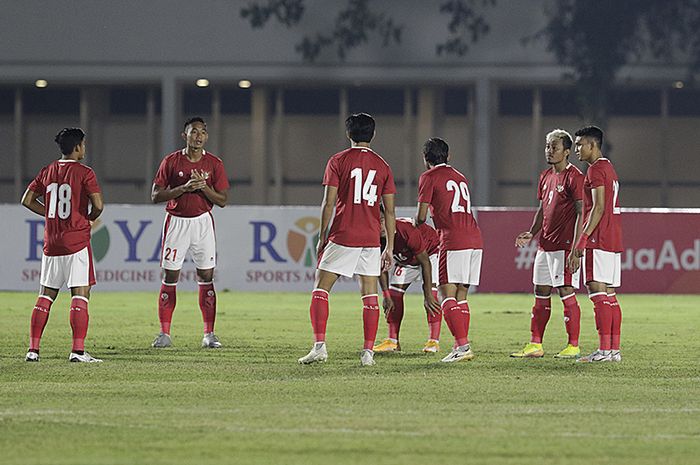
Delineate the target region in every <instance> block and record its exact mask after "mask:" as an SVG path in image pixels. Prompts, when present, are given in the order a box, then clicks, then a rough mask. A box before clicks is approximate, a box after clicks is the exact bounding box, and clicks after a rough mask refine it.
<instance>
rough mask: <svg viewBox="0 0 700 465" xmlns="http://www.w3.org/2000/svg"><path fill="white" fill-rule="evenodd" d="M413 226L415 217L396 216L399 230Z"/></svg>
mask: <svg viewBox="0 0 700 465" xmlns="http://www.w3.org/2000/svg"><path fill="white" fill-rule="evenodd" d="M408 227H410V228H413V219H412V218H396V229H397V230H398V229H399V228H402V229H403V228H408Z"/></svg>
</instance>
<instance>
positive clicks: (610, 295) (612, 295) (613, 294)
mask: <svg viewBox="0 0 700 465" xmlns="http://www.w3.org/2000/svg"><path fill="white" fill-rule="evenodd" d="M616 295H617V294H615V293H614V292H613V293H612V294H608V297H615V296H616Z"/></svg>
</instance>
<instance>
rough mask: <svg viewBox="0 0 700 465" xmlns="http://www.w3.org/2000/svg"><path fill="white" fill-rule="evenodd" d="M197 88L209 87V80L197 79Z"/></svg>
mask: <svg viewBox="0 0 700 465" xmlns="http://www.w3.org/2000/svg"><path fill="white" fill-rule="evenodd" d="M195 84H197V87H209V79H197V82H195Z"/></svg>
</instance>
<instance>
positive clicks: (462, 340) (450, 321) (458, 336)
mask: <svg viewBox="0 0 700 465" xmlns="http://www.w3.org/2000/svg"><path fill="white" fill-rule="evenodd" d="M441 309H442V314H443V316H444V317H445V322H446V323H447V327H448V328H450V332H451V333H452V335H453V336H454V337H455V342H456V343H457V346H463V345H465V344H466V343H467V334H466V331H465V330H466V325H465V324H464V318H463V317H462V311H461V308H460V306H459V304H458V303H457V300H456V299H455V298H454V297H448V298H446V299H445V300H443V301H442V305H441Z"/></svg>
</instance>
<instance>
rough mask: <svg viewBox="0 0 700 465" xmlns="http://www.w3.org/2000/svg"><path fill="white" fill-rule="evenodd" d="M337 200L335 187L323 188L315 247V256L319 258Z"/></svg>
mask: <svg viewBox="0 0 700 465" xmlns="http://www.w3.org/2000/svg"><path fill="white" fill-rule="evenodd" d="M336 200H338V188H337V187H336V186H324V189H323V200H322V201H321V230H320V231H319V235H318V245H317V246H316V256H317V257H320V256H321V252H323V248H324V247H325V246H326V242H328V226H329V225H330V223H331V217H332V216H333V209H334V208H335V202H336Z"/></svg>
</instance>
